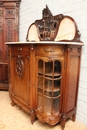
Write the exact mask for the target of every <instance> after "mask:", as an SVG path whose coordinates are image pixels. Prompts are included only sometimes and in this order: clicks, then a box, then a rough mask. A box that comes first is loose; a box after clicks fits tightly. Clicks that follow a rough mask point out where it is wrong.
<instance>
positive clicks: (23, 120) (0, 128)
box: [0, 91, 87, 130]
mask: <svg viewBox="0 0 87 130" xmlns="http://www.w3.org/2000/svg"><path fill="white" fill-rule="evenodd" d="M10 103H11V100H10V97H9V93H8V92H7V91H0V130H62V129H61V125H60V123H59V124H57V125H56V126H50V125H48V124H43V123H41V122H40V121H39V120H36V121H35V122H34V124H33V125H32V124H31V121H30V116H29V115H28V114H27V113H25V112H24V111H23V110H21V109H19V107H17V106H16V105H15V106H14V107H12V106H11V104H10ZM64 130H87V126H85V125H83V124H82V123H80V122H78V121H75V122H72V121H71V120H68V121H67V122H66V126H65V129H64Z"/></svg>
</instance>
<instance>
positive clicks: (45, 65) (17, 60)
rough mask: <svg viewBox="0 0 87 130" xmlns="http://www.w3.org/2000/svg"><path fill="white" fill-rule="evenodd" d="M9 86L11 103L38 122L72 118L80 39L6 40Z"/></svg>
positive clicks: (62, 120)
mask: <svg viewBox="0 0 87 130" xmlns="http://www.w3.org/2000/svg"><path fill="white" fill-rule="evenodd" d="M7 45H8V47H9V55H10V57H9V61H10V62H9V65H10V76H9V78H10V79H9V80H10V89H9V93H10V96H11V99H12V105H14V104H15V103H16V104H17V105H19V106H20V107H21V108H22V109H24V110H25V111H26V112H28V113H29V114H30V115H31V122H32V123H33V122H34V120H35V118H36V117H37V118H38V119H39V120H40V121H41V122H46V123H48V124H50V125H55V124H57V123H58V122H61V125H62V129H64V127H65V121H66V119H67V118H72V120H73V121H75V116H76V104H77V94H78V83H79V72H80V58H81V48H82V45H83V43H81V42H52V41H49V42H45V41H44V42H39V43H38V42H25V43H23V42H22V43H19V42H18V43H17V42H12V43H11V42H8V43H7Z"/></svg>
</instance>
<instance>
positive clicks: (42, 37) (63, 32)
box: [26, 5, 80, 42]
mask: <svg viewBox="0 0 87 130" xmlns="http://www.w3.org/2000/svg"><path fill="white" fill-rule="evenodd" d="M26 40H27V41H37V42H38V41H77V42H79V41H80V33H79V30H78V28H77V25H76V22H75V21H74V19H73V18H72V17H70V16H64V15H63V14H59V15H56V16H53V15H52V13H51V11H50V10H49V8H48V6H47V5H46V8H45V9H43V10H42V19H40V20H36V21H35V22H34V23H32V24H31V25H30V27H29V29H28V32H27V37H26Z"/></svg>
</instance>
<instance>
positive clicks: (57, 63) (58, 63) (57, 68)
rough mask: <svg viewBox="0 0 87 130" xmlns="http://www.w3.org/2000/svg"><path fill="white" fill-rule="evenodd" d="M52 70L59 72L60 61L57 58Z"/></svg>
mask: <svg viewBox="0 0 87 130" xmlns="http://www.w3.org/2000/svg"><path fill="white" fill-rule="evenodd" d="M54 72H55V73H61V62H60V61H58V60H55V62H54Z"/></svg>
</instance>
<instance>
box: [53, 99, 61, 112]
mask: <svg viewBox="0 0 87 130" xmlns="http://www.w3.org/2000/svg"><path fill="white" fill-rule="evenodd" d="M59 104H60V98H56V99H53V114H56V113H58V112H59Z"/></svg>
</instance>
